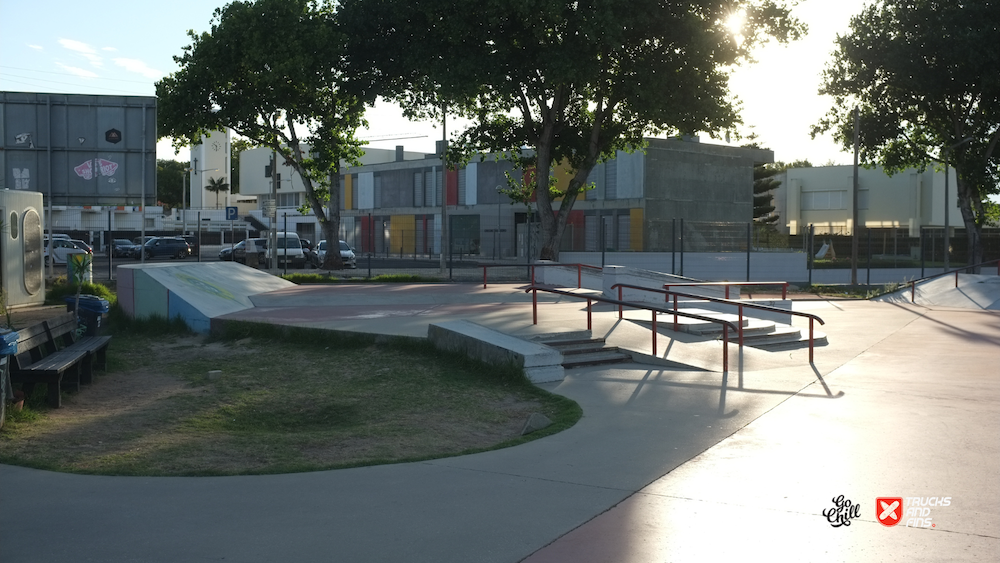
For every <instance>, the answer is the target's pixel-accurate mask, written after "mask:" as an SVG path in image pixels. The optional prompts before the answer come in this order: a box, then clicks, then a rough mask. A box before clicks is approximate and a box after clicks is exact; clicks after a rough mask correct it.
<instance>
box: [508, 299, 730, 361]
mask: <svg viewBox="0 0 1000 563" xmlns="http://www.w3.org/2000/svg"><path fill="white" fill-rule="evenodd" d="M524 291H525V293H527V292H529V291H530V292H531V322H532V324H536V325H537V324H538V292H539V291H544V292H546V293H555V294H556V295H565V296H567V297H575V298H577V299H584V300H586V301H587V330H591V329H592V327H593V322H592V320H593V319H592V312H591V307H592V306H593V302H594V301H598V302H600V303H610V304H612V305H618V318H621V310H622V307H632V308H633V309H644V310H647V311H651V312H652V313H653V331H652V332H653V355H654V356H656V335H657V332H656V314H657V313H673V314H674V315H680V316H682V317H686V318H691V319H696V320H699V321H706V322H710V323H716V324H720V325H722V371H723V372H724V373H727V372H729V329H730V328H732V329H733V331H737V330H738V329H737V327H736V325H735V323H733V322H731V321H724V320H721V319H713V318H712V317H706V316H703V315H696V314H694V313H680V312H677V311H671V310H669V309H666V308H663V307H656V306H655V305H646V304H644V303H629V302H627V301H622V300H620V299H610V298H608V297H599V296H597V295H580V294H577V293H570V292H569V291H562V290H559V289H554V288H551V287H539V286H537V285H531V286H529V287H527V288H526V289H525V290H524ZM740 353H741V354H742V350H740Z"/></svg>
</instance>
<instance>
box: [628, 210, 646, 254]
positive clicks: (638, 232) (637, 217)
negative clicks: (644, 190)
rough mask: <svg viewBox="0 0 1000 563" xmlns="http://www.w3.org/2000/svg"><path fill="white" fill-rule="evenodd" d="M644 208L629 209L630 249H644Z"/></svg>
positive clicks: (637, 250)
mask: <svg viewBox="0 0 1000 563" xmlns="http://www.w3.org/2000/svg"><path fill="white" fill-rule="evenodd" d="M642 232H643V229H642V208H641V207H638V208H635V209H630V210H629V225H628V238H629V250H633V251H636V252H639V251H642Z"/></svg>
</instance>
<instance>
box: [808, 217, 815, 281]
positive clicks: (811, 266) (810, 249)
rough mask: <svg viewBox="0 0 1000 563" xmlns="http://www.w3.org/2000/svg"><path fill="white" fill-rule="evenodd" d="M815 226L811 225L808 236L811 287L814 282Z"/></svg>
mask: <svg viewBox="0 0 1000 563" xmlns="http://www.w3.org/2000/svg"><path fill="white" fill-rule="evenodd" d="M815 230H816V228H815V226H814V225H809V236H808V237H807V239H806V240H807V241H808V242H807V244H808V246H809V250H808V252H809V256H808V258H809V287H812V284H813V236H814V235H815Z"/></svg>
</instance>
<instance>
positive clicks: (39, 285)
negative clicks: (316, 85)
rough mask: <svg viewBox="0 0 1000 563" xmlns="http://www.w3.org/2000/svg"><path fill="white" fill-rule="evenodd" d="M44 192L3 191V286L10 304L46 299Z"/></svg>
mask: <svg viewBox="0 0 1000 563" xmlns="http://www.w3.org/2000/svg"><path fill="white" fill-rule="evenodd" d="M42 211H43V210H42V194H40V193H38V192H26V191H20V190H0V219H2V222H0V226H2V227H3V229H2V233H0V287H2V288H3V290H4V292H5V294H6V296H7V306H8V307H17V306H22V305H32V304H40V303H43V302H44V301H45V280H44V278H43V274H44V272H43V270H42V260H43V250H44V248H43V244H44V243H43V242H42V239H43V237H42V225H43V223H42V217H43V214H42Z"/></svg>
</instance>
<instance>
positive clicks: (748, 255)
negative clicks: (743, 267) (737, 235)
mask: <svg viewBox="0 0 1000 563" xmlns="http://www.w3.org/2000/svg"><path fill="white" fill-rule="evenodd" d="M751 224H752V223H747V281H750V247H751V246H752V243H751V240H750V225H751Z"/></svg>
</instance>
